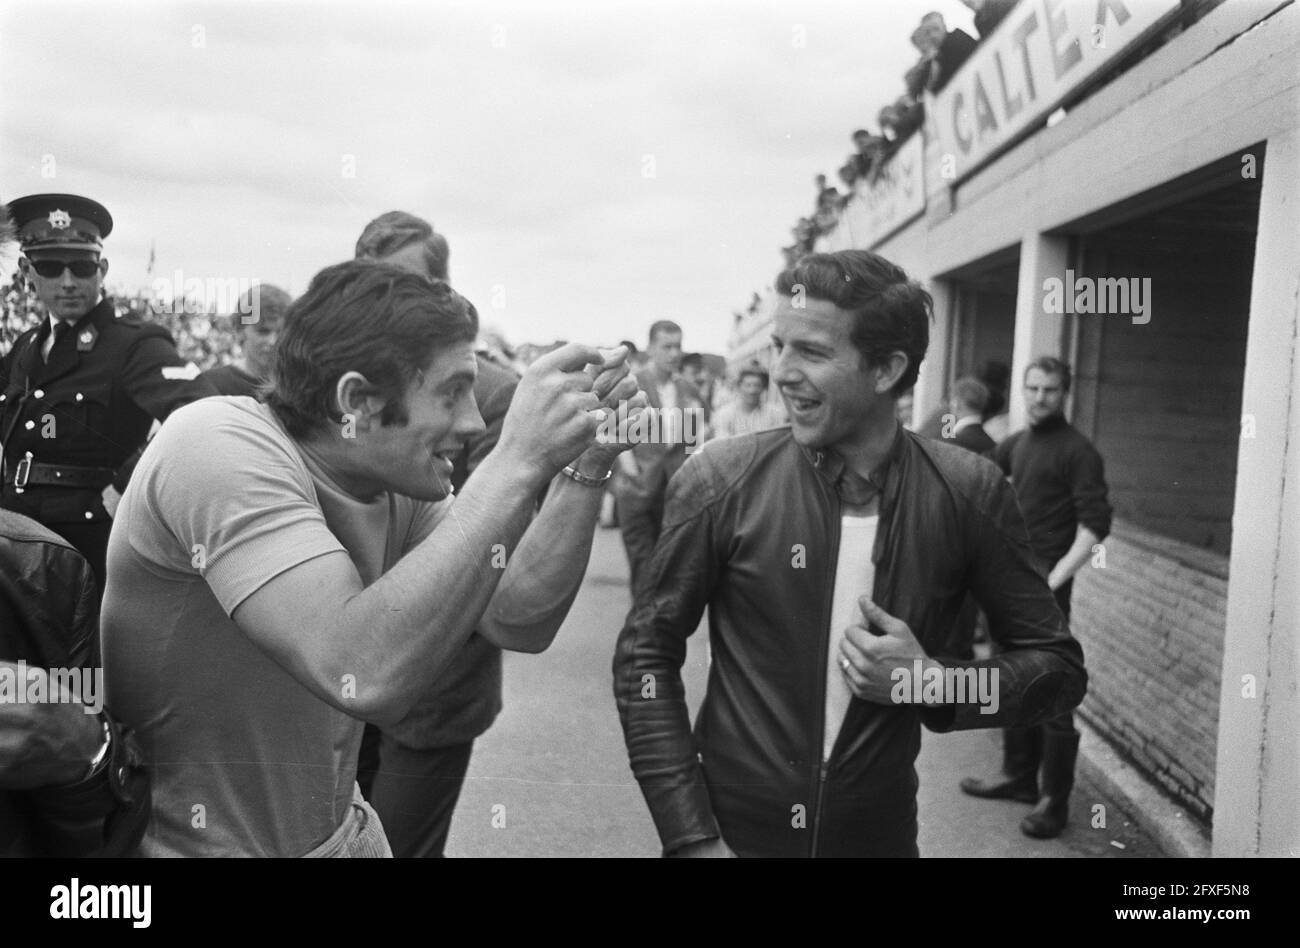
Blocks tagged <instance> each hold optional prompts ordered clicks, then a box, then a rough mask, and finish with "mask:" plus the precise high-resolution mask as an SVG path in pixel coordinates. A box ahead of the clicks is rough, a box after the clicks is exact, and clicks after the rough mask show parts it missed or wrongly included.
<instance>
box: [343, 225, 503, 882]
mask: <svg viewBox="0 0 1300 948" xmlns="http://www.w3.org/2000/svg"><path fill="white" fill-rule="evenodd" d="M356 255H357V257H358V258H361V259H369V260H382V261H383V262H385V263H390V264H392V265H394V266H399V267H401V268H402V269H404V270H409V271H411V272H412V273H417V274H419V275H420V276H423V277H425V278H426V279H428V280H442V281H444V282H445V281H447V280H449V279H450V274H449V272H448V260H449V258H450V255H451V248H450V246H449V245H448V243H447V239H446V238H445V237H443V236H442V235H441V234H439V233H437V232H435V231H434V229H433V226H432V225H431V224H430V223H429V222H428V221H426V220H424V219H423V218H420V217H416V216H415V215H414V214H409V213H407V212H405V211H389V212H388V213H386V214H381V215H380V216H379V217H377V218H375V219H374V220H373V221H371V222H370V223H369V224H367V225H366V227H365V230H363V231H362V233H361V237H360V238H359V239H358V240H357V246H356ZM474 360H475V362H476V364H477V368H478V375H477V376H476V377H475V379H474V401H475V403H476V404H477V405H478V410H479V414H480V415H482V416H483V426H484V431H483V433H482V434H481V435H478V436H477V437H475V438H472V439H471V440H469V441H467V442H466V443H465V447H464V450H462V451H460V452H459V453H458V454H457V455H456V459H455V462H454V465H453V467H452V474H451V483H452V487H453V488H454V490H455V492H456V493H460V490H461V488H463V487H464V486H465V482H466V481H467V480H468V479H469V476H470V475H471V474H472V473H473V472H474V470H475V469H476V468H477V467H478V466H479V463H480V462H482V460H483V459H484V458H486V457H487V456H488V455H489V454H490V453H491V452H492V449H493V448H495V447H496V445H497V441H498V440H499V439H500V438H501V426H502V424H503V423H504V422H505V417H506V412H507V411H509V409H510V402H511V400H512V399H513V398H514V394H515V389H516V388H517V387H518V386H519V375H518V373H516V372H515V371H514V370H513V369H511V368H509V367H507V366H503V365H499V364H497V362H495V361H494V360H493V359H492V358H491V357H490V356H488V355H487V354H486V353H484V352H481V351H477V352H475V355H474ZM501 659H502V656H501V649H499V648H498V647H497V646H495V645H493V644H492V643H491V642H489V641H488V640H487V639H486V638H484V637H483V636H482V635H471V636H470V637H469V639H468V641H466V643H465V645H464V647H463V648H462V649H461V650H460V652H459V653H458V654H457V657H456V659H455V661H453V662H452V664H451V665H450V666H449V667H448V669H447V670H446V672H444V673H443V674H442V675H441V676H440V677H439V678H438V681H437V683H436V685H435V686H434V687H433V688H431V689H430V690H429V692H428V694H426V695H425V696H424V698H422V699H421V700H420V702H419V704H417V705H416V706H415V708H414V709H413V710H412V711H411V713H410V714H408V715H407V716H406V718H405V719H403V720H402V721H399V722H398V723H397V724H395V725H393V726H392V727H389V728H386V729H384V730H383V731H382V732H381V731H380V729H379V728H378V727H376V726H374V725H371V724H368V725H366V732H365V736H364V737H363V739H362V744H361V758H360V761H359V766H358V771H357V781H358V783H359V784H360V785H361V790H362V792H363V793H364V794H365V795H366V799H367V800H369V801H370V803H371V805H373V806H374V808H375V810H376V811H377V812H378V813H379V818H380V819H381V820H382V821H383V823H384V827H385V829H386V830H387V831H388V836H389V841H390V843H391V844H392V847H393V854H394V855H395V856H398V857H411V858H436V857H439V856H441V855H442V854H443V850H444V849H445V848H446V844H447V836H448V835H449V834H450V832H451V818H452V814H453V813H454V812H455V809H456V802H457V800H459V799H460V791H461V788H462V787H463V786H464V783H465V775H466V774H467V773H468V772H469V762H470V757H471V756H472V754H473V751H474V741H475V740H476V739H477V738H479V737H480V736H481V735H483V734H484V733H485V732H486V731H487V729H488V728H489V727H491V726H492V722H493V721H495V720H496V717H497V715H498V714H500V713H501V708H502V699H501V684H502V667H501Z"/></svg>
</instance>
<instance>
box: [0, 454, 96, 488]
mask: <svg viewBox="0 0 1300 948" xmlns="http://www.w3.org/2000/svg"><path fill="white" fill-rule="evenodd" d="M113 473H114V472H113V469H112V468H111V467H83V466H82V465H79V464H41V463H40V462H38V461H33V460H32V455H31V452H30V451H29V452H27V455H26V457H24V458H23V459H22V460H21V461H19V462H18V464H17V465H16V466H15V467H14V477H13V485H14V489H15V490H22V489H23V488H25V487H38V486H41V487H83V488H84V487H94V488H101V487H107V486H108V485H109V484H111V483H113Z"/></svg>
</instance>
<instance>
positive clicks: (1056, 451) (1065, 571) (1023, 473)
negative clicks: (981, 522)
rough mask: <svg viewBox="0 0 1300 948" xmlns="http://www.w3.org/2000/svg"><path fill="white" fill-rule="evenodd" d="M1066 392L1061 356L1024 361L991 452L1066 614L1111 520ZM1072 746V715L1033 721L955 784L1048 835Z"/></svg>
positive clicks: (1054, 828) (1057, 826)
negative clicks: (1006, 432) (1021, 398)
mask: <svg viewBox="0 0 1300 948" xmlns="http://www.w3.org/2000/svg"><path fill="white" fill-rule="evenodd" d="M1069 391H1070V366H1069V365H1068V364H1067V363H1065V362H1062V361H1061V360H1060V359H1055V358H1052V357H1051V356H1040V357H1039V358H1037V359H1035V360H1034V361H1033V362H1031V363H1030V364H1029V368H1028V369H1027V370H1026V372H1025V407H1026V412H1027V414H1028V416H1029V427H1028V428H1026V429H1024V430H1023V431H1018V432H1016V433H1015V434H1013V435H1011V437H1009V438H1007V439H1006V440H1005V441H1003V442H1002V443H1001V444H999V445H998V446H997V448H996V449H995V451H994V453H993V460H994V461H995V462H996V463H997V465H998V466H999V467H1000V468H1002V470H1003V472H1004V473H1006V474H1007V476H1008V477H1010V478H1011V483H1012V485H1013V486H1014V487H1015V489H1016V498H1017V500H1018V501H1019V503H1020V508H1021V510H1022V511H1023V512H1024V515H1025V525H1026V527H1027V528H1028V530H1029V542H1030V545H1031V546H1032V547H1033V548H1034V552H1035V553H1036V554H1037V555H1038V557H1039V558H1040V559H1041V561H1042V565H1043V568H1044V569H1045V570H1047V573H1048V577H1047V585H1048V586H1049V587H1051V589H1052V591H1053V592H1054V593H1055V594H1056V601H1057V603H1058V604H1059V605H1060V607H1061V611H1062V612H1063V613H1065V617H1066V618H1067V619H1068V618H1069V616H1070V590H1071V588H1072V587H1073V585H1074V574H1075V573H1076V572H1078V570H1079V568H1080V567H1081V566H1083V564H1084V563H1085V562H1087V561H1088V558H1089V556H1091V555H1092V553H1093V552H1094V550H1095V547H1096V546H1097V544H1099V543H1101V541H1102V540H1104V539H1105V538H1106V536H1107V534H1109V533H1110V517H1111V508H1110V504H1109V502H1108V501H1107V499H1106V478H1105V472H1104V470H1103V465H1102V460H1101V455H1100V454H1098V453H1097V449H1096V448H1095V447H1093V445H1092V442H1090V441H1089V440H1088V439H1087V438H1085V437H1084V436H1083V435H1082V434H1081V433H1080V432H1079V431H1078V430H1077V429H1075V428H1074V427H1073V426H1072V425H1071V424H1070V423H1069V422H1068V421H1066V420H1065V398H1066V395H1067V394H1068V393H1069ZM1078 751H1079V732H1078V731H1077V730H1075V727H1074V716H1073V714H1072V713H1066V714H1063V715H1061V716H1060V717H1057V718H1053V719H1051V720H1049V721H1047V722H1046V723H1045V724H1042V725H1040V726H1039V727H1036V728H1026V729H1019V730H1010V729H1009V730H1006V731H1003V764H1002V769H1003V775H1002V776H1000V777H996V778H993V779H991V780H980V779H976V778H971V777H968V778H966V779H964V780H963V781H962V782H961V788H962V790H964V791H965V792H966V793H969V794H971V795H972V796H977V797H986V798H989V799H1009V800H1021V801H1023V802H1027V803H1034V804H1035V806H1034V809H1033V811H1032V812H1031V813H1030V814H1029V815H1028V816H1027V817H1025V819H1024V820H1023V821H1022V822H1021V824H1020V828H1021V829H1022V830H1023V831H1024V832H1025V833H1026V834H1027V835H1029V836H1035V837H1038V838H1041V839H1047V838H1051V837H1053V836H1058V835H1060V833H1061V831H1062V830H1063V829H1065V824H1066V820H1067V818H1068V806H1069V800H1070V790H1071V789H1072V788H1073V786H1074V762H1075V758H1076V757H1077V756H1078ZM1040 766H1041V774H1040Z"/></svg>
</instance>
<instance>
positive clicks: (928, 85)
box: [781, 0, 1017, 267]
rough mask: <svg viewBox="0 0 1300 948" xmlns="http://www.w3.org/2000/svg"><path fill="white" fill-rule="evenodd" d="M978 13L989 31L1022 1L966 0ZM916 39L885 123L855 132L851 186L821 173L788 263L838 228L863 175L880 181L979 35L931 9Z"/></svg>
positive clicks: (883, 114) (883, 115)
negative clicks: (913, 57) (951, 25)
mask: <svg viewBox="0 0 1300 948" xmlns="http://www.w3.org/2000/svg"><path fill="white" fill-rule="evenodd" d="M962 2H963V3H964V4H965V5H966V6H967V7H969V8H970V9H971V10H972V11H973V12H974V14H975V30H976V32H978V33H979V36H980V39H983V38H984V37H987V36H988V35H989V33H991V32H992V31H993V30H994V29H995V28H996V27H997V25H998V24H999V23H1001V22H1002V20H1003V19H1004V18H1005V17H1006V15H1007V14H1008V13H1010V12H1011V9H1012V8H1013V7H1014V6H1015V5H1016V2H1017V0H962ZM911 42H912V45H913V46H914V47H916V51H917V53H918V54H919V58H918V59H917V61H916V62H915V63H914V64H913V65H912V67H911V68H910V69H908V70H907V72H906V73H904V75H903V93H902V95H900V96H898V97H897V98H896V99H894V101H892V102H890V103H889V104H888V105H886V106H884V107H883V108H882V109H881V110H880V111H879V112H878V113H877V115H876V125H877V127H878V129H879V131H877V132H873V131H871V130H869V129H865V128H860V129H858V130H856V131H855V132H854V133H853V136H852V140H853V152H852V153H851V154H850V155H849V156H848V158H847V160H846V161H845V162H844V164H843V165H841V166H840V168H839V171H838V177H839V180H840V183H841V184H842V185H843V186H844V187H845V189H846V190H845V191H840V190H839V188H838V187H837V186H835V185H832V184H828V182H827V179H826V176H825V175H818V176H817V178H816V186H817V200H816V205H815V207H814V208H813V213H812V216H810V217H801V218H800V219H799V222H798V223H797V224H795V226H794V227H793V228H792V229H791V233H792V234H793V235H794V243H793V244H790V245H789V246H787V247H783V248H781V252H782V254H783V255H784V257H785V263H786V266H787V267H789V266H793V265H794V264H795V263H796V262H798V260H799V258H800V257H802V256H804V255H805V254H809V253H812V250H813V246H814V245H815V244H816V242H817V238H818V237H820V236H822V235H823V234H826V233H829V232H830V231H831V230H833V229H834V227H835V224H836V222H837V221H838V220H839V214H840V211H841V210H843V208H844V206H845V205H846V204H847V203H848V202H849V199H850V198H851V197H852V196H853V192H854V189H855V188H856V187H857V182H858V181H866V182H867V183H868V184H871V183H874V182H875V181H876V179H877V178H878V177H879V176H880V173H881V170H882V169H883V168H884V166H885V165H886V164H887V163H888V162H889V159H890V158H892V157H893V156H894V153H895V152H896V151H898V149H899V148H900V147H901V146H902V144H903V143H904V142H906V141H907V140H908V139H909V138H911V137H912V136H913V135H915V134H916V133H917V132H918V131H919V130H920V128H921V125H922V124H923V123H924V121H925V105H924V97H925V93H926V92H930V93H933V94H938V93H939V92H940V91H942V90H943V88H944V87H945V86H946V85H947V84H948V82H949V80H951V79H952V77H953V76H954V75H955V74H956V72H957V70H958V69H960V68H961V66H962V64H963V63H964V62H965V61H966V59H967V58H968V57H969V56H970V54H971V53H972V52H974V51H975V48H976V46H977V45H978V44H979V40H977V39H975V38H974V37H972V36H971V35H970V34H968V33H966V32H965V31H964V30H957V29H954V30H950V29H948V25H947V24H946V23H945V22H944V19H943V15H942V14H939V13H927V14H926V15H925V16H923V17H922V18H921V22H920V25H918V26H917V27H916V29H915V30H913V31H912V36H911Z"/></svg>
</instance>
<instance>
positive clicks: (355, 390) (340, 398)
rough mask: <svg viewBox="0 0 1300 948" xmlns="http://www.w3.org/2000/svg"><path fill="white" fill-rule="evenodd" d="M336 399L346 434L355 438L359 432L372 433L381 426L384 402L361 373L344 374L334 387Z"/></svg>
mask: <svg viewBox="0 0 1300 948" xmlns="http://www.w3.org/2000/svg"><path fill="white" fill-rule="evenodd" d="M334 399H335V401H336V403H337V404H338V408H339V412H340V414H342V415H343V423H344V430H345V434H347V435H348V436H355V432H357V431H370V430H371V429H372V428H376V427H378V426H379V414H380V412H382V411H383V410H384V404H385V402H384V400H383V399H382V398H380V397H379V393H378V392H376V391H375V387H374V386H373V385H371V384H370V380H369V379H367V378H366V377H365V376H364V375H362V374H361V373H360V372H344V373H343V374H342V375H341V376H339V380H338V383H337V384H336V385H335V387H334Z"/></svg>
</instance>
